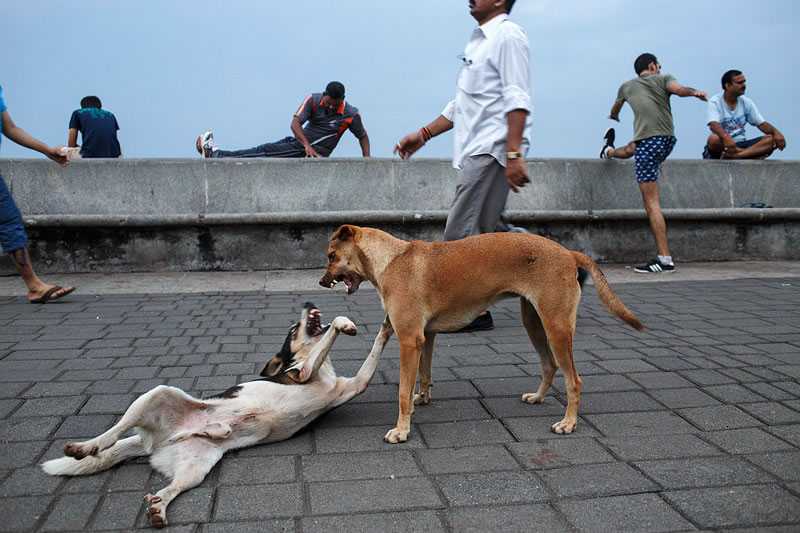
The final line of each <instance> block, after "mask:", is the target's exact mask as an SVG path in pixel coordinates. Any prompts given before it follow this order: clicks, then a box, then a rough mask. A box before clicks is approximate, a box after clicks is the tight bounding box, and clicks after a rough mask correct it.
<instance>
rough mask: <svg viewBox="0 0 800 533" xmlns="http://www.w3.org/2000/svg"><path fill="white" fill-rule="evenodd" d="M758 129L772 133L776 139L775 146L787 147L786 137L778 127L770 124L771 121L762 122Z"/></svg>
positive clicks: (781, 148) (768, 133) (779, 147)
mask: <svg viewBox="0 0 800 533" xmlns="http://www.w3.org/2000/svg"><path fill="white" fill-rule="evenodd" d="M758 129H760V130H761V131H762V132H764V133H766V134H767V135H772V138H773V139H774V147H775V148H777V149H778V150H783V149H784V148H786V138H785V137H784V136H783V133H781V132H780V131H778V128H776V127H775V126H773V125H772V124H770V123H769V122H766V121H764V122H762V123H761V124H759V125H758Z"/></svg>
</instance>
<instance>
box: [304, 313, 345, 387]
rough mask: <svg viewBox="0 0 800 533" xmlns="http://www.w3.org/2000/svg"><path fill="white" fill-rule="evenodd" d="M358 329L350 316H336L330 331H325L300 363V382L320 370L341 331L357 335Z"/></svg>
mask: <svg viewBox="0 0 800 533" xmlns="http://www.w3.org/2000/svg"><path fill="white" fill-rule="evenodd" d="M357 331H358V330H357V329H356V325H355V324H353V322H351V321H350V319H349V318H345V317H343V316H337V317H336V318H334V319H333V322H331V327H330V328H328V331H326V332H325V334H324V335H323V336H322V339H320V341H319V342H318V343H317V344H316V345H315V346H314V347H313V348H312V349H311V353H310V354H308V357H307V358H306V359H305V360H304V361H303V362H302V363H300V367H299V370H300V374H299V376H298V381H299V382H300V383H304V382H306V381H308V380H309V378H311V376H313V375H314V373H315V372H316V371H317V370H319V367H321V366H322V363H324V362H325V359H326V358H327V357H328V353H330V351H331V348H333V343H334V342H335V341H336V337H338V336H339V333H344V334H345V335H355V334H356V333H357Z"/></svg>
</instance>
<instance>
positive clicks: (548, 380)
mask: <svg viewBox="0 0 800 533" xmlns="http://www.w3.org/2000/svg"><path fill="white" fill-rule="evenodd" d="M520 314H521V316H522V325H523V326H525V331H527V332H528V337H529V338H530V339H531V343H532V344H533V347H534V348H535V349H536V353H538V354H539V362H540V363H541V365H542V381H541V383H539V390H537V391H536V392H535V393H530V392H529V393H527V394H523V395H522V401H523V402H526V403H540V402H542V401H543V400H544V397H545V395H546V394H547V391H548V390H549V389H550V385H552V384H553V377H554V376H555V375H556V370H558V363H557V362H556V360H555V358H554V357H553V352H552V351H550V345H549V344H548V343H547V334H546V333H545V331H544V326H542V321H541V319H540V318H539V314H538V313H537V312H536V309H534V307H533V305H532V304H531V303H530V302H529V301H528V300H526V299H525V298H520Z"/></svg>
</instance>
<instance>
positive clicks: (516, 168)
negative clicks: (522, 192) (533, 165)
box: [506, 158, 531, 192]
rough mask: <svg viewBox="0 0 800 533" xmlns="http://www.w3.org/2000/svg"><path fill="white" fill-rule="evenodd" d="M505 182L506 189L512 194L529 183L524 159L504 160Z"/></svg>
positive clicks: (529, 179)
mask: <svg viewBox="0 0 800 533" xmlns="http://www.w3.org/2000/svg"><path fill="white" fill-rule="evenodd" d="M506 181H507V182H508V187H509V188H510V189H511V190H512V191H514V192H519V189H518V187H519V188H522V187H524V186H525V184H526V183H530V182H531V178H530V177H529V176H528V169H527V168H526V166H525V160H524V159H522V158H520V159H510V160H506Z"/></svg>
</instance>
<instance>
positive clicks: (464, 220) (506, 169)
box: [394, 0, 533, 331]
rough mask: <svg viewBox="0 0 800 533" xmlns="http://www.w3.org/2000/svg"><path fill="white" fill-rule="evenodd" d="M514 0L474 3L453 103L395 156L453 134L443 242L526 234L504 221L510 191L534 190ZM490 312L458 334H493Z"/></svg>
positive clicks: (524, 53)
mask: <svg viewBox="0 0 800 533" xmlns="http://www.w3.org/2000/svg"><path fill="white" fill-rule="evenodd" d="M514 1H515V0H470V2H469V8H470V14H471V15H472V17H473V18H474V19H475V20H476V21H477V22H478V25H479V27H478V28H476V29H475V31H474V32H473V34H472V38H471V39H470V41H469V42H468V43H467V46H466V48H465V49H464V55H463V56H462V61H463V64H462V66H461V72H460V73H459V76H458V84H457V88H456V97H455V99H454V100H452V101H451V102H450V103H448V104H447V106H446V107H445V108H444V111H442V114H441V115H439V116H438V117H437V118H436V119H435V120H434V121H433V122H431V123H430V124H428V125H427V126H424V127H423V128H421V129H420V130H419V131H416V132H414V133H411V134H409V135H406V136H405V137H403V138H402V139H401V140H400V141H399V142H398V143H397V145H395V147H394V153H396V154H399V155H400V157H401V158H402V159H408V158H409V157H411V155H412V154H413V153H415V152H416V151H417V150H419V149H420V148H422V146H423V145H424V144H425V143H426V142H427V141H428V140H430V139H431V138H432V137H435V136H437V135H439V134H441V133H444V132H446V131H448V130H450V129H454V130H455V131H454V143H453V167H455V168H457V169H459V172H458V180H457V182H456V196H455V199H454V200H453V204H452V206H451V207H450V212H449V213H448V215H447V223H446V225H445V230H444V240H446V241H452V240H456V239H462V238H464V237H469V236H472V235H478V234H481V233H489V232H493V231H509V230H511V231H514V230H517V231H524V230H521V228H513V227H511V226H508V225H507V224H506V223H505V222H504V221H503V220H502V219H501V217H502V214H503V210H504V209H505V205H506V199H507V198H508V191H509V189H511V190H512V191H514V192H518V190H519V188H520V187H524V186H525V184H526V183H530V177H529V176H528V171H527V169H526V167H525V154H526V153H527V151H528V148H529V146H530V131H531V111H532V109H533V106H532V104H531V91H530V60H529V45H528V37H527V35H526V33H525V30H524V29H522V27H520V26H519V25H517V24H515V23H514V22H512V21H511V20H510V19H509V18H508V14H509V12H510V11H511V8H512V6H513V5H514ZM492 327H493V323H492V318H491V315H490V314H489V313H488V311H487V312H485V313H484V314H482V315H480V316H478V318H476V319H475V321H474V322H473V323H472V324H470V325H468V326H467V327H465V328H463V329H462V330H459V331H479V330H487V329H492Z"/></svg>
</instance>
